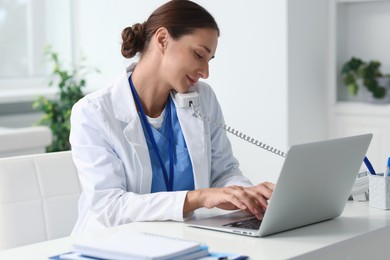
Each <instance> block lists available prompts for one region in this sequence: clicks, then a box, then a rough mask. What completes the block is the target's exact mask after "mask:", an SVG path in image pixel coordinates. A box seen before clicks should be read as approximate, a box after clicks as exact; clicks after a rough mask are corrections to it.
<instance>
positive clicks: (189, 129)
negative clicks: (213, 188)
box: [172, 94, 209, 189]
mask: <svg viewBox="0 0 390 260" xmlns="http://www.w3.org/2000/svg"><path fill="white" fill-rule="evenodd" d="M172 100H173V101H174V103H175V106H176V111H177V117H178V119H179V122H180V126H181V130H182V132H183V135H184V139H185V141H186V144H187V148H188V153H189V154H190V158H191V163H192V170H193V173H194V182H195V189H199V188H204V187H208V186H209V183H208V178H205V176H208V173H207V166H208V164H209V163H208V160H207V152H206V147H207V146H206V144H205V129H204V122H203V121H202V120H200V119H198V118H196V117H193V116H192V114H193V111H192V109H190V108H188V109H183V108H179V106H178V104H177V102H176V100H175V97H174V95H173V94H172Z"/></svg>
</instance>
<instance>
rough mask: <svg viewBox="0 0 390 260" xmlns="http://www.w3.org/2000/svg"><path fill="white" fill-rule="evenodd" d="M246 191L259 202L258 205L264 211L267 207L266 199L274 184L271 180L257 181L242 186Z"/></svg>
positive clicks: (269, 196)
mask: <svg viewBox="0 0 390 260" xmlns="http://www.w3.org/2000/svg"><path fill="white" fill-rule="evenodd" d="M244 189H245V190H246V192H247V193H248V194H250V195H251V196H252V197H253V198H256V201H257V202H258V203H259V206H260V207H261V208H263V211H265V210H266V209H267V207H268V200H269V199H270V198H271V196H272V192H273V190H274V189H275V184H273V183H271V182H263V183H259V184H257V185H255V186H251V187H244Z"/></svg>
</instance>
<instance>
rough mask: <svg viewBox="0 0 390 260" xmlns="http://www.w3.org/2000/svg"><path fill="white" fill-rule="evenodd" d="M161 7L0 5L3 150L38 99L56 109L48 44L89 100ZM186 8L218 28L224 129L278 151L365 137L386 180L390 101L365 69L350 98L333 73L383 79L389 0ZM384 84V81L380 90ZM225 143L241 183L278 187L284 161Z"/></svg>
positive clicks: (294, 0) (389, 58) (261, 0)
mask: <svg viewBox="0 0 390 260" xmlns="http://www.w3.org/2000/svg"><path fill="white" fill-rule="evenodd" d="M164 2H165V1H162V0H148V1H134V0H116V1H104V0H79V1H76V0H0V57H1V58H0V147H1V146H2V145H3V146H4V142H5V141H2V140H5V139H1V134H2V131H1V129H3V132H6V133H7V134H9V132H10V131H11V132H12V131H17V129H20V128H26V127H31V126H33V125H34V124H36V123H37V122H38V121H39V120H40V118H42V116H44V113H43V112H42V111H41V110H39V109H37V108H35V109H34V108H33V103H34V102H35V101H36V100H37V99H38V97H39V96H43V97H45V98H47V99H48V100H55V99H58V95H56V93H58V86H56V83H54V84H52V86H50V84H49V83H50V80H51V76H52V72H53V61H52V59H50V57H49V59H48V58H47V55H46V56H45V55H44V52H45V48H47V46H49V45H50V46H51V49H52V51H53V52H54V53H55V54H57V55H58V58H59V60H60V62H61V66H63V67H62V68H63V69H64V70H70V71H71V70H72V68H73V66H74V65H76V66H80V64H82V66H85V67H87V68H91V70H89V72H90V73H86V74H84V75H83V80H84V79H85V82H86V86H85V92H86V93H88V92H91V91H93V90H96V89H99V88H102V87H104V86H106V85H107V84H109V83H110V82H111V81H113V80H115V79H116V77H117V76H118V75H119V74H120V73H121V72H122V70H124V69H125V67H126V66H127V65H128V64H130V63H131V62H134V60H126V59H124V58H123V57H122V56H121V53H120V46H121V32H122V30H123V29H124V28H125V27H127V26H131V25H133V24H134V23H137V22H143V21H145V20H146V19H147V18H148V16H149V14H150V13H151V12H152V11H153V10H154V9H156V8H157V7H158V6H159V5H161V4H162V3H164ZM195 2H197V3H199V4H201V5H202V6H204V7H205V8H206V9H207V10H208V11H209V12H210V13H211V14H212V15H213V16H214V17H215V19H216V21H217V23H218V24H219V27H220V30H221V36H220V39H219V45H218V49H217V53H216V58H215V59H214V60H212V61H211V63H210V77H209V79H207V80H205V81H206V82H207V83H209V84H210V85H211V86H212V87H213V89H214V91H215V92H216V94H217V97H218V99H219V101H220V103H221V106H222V110H223V112H224V116H225V121H226V123H227V124H228V125H230V126H233V127H234V128H235V129H237V130H239V131H241V132H244V133H245V134H247V135H249V136H251V137H253V138H255V139H259V140H260V141H263V142H265V143H267V144H269V145H271V146H274V147H276V148H278V149H280V150H283V151H287V150H288V148H289V147H290V146H291V145H293V144H297V143H306V142H312V141H319V140H325V139H329V138H334V137H340V136H348V135H355V134H360V133H367V132H371V133H374V139H373V141H372V144H371V147H370V149H369V152H368V156H369V158H370V160H371V161H372V163H373V165H374V167H376V168H377V171H383V170H384V168H385V166H386V162H387V157H388V156H389V155H390V136H389V134H388V133H390V105H389V100H390V99H389V98H388V96H387V94H386V93H385V95H383V96H382V97H380V98H377V97H373V96H372V93H371V92H370V91H367V90H365V89H366V87H365V86H364V84H363V83H364V77H363V76H362V72H361V71H362V68H363V67H359V73H360V74H356V75H355V76H356V82H357V83H356V84H357V85H356V86H357V88H358V90H360V91H357V92H355V93H353V92H349V91H348V90H349V89H350V88H351V86H350V82H347V81H345V80H344V77H345V76H349V78H348V79H349V80H351V77H352V76H351V75H354V74H352V72H351V71H347V72H346V73H347V74H342V73H341V72H342V69H343V68H344V66H345V65H346V64H347V62H348V61H349V60H350V59H351V58H352V57H357V58H360V59H361V60H362V64H361V65H362V66H363V65H366V64H369V62H370V61H372V60H373V61H378V62H380V64H381V67H380V72H381V73H375V77H378V78H379V77H380V78H388V74H389V72H390V48H389V47H388V46H390V35H389V33H388V25H389V24H390V1H385V0H382V1H379V0H274V1H267V0H246V1H235V0H224V1H217V0H213V1H210V0H208V1H207V0H196V1H195ZM45 57H46V58H45ZM348 68H351V67H348ZM96 70H98V71H99V72H96ZM348 73H349V74H348ZM359 77H360V78H359ZM362 77H363V79H362ZM353 82H355V81H353ZM353 82H352V83H353ZM381 82H382V81H381ZM386 84H387V85H386ZM389 84H390V83H389V82H388V81H387V83H386V81H385V83H381V86H382V87H383V88H384V89H385V92H386V91H387V89H390V85H389ZM352 87H353V86H352ZM365 92H367V93H365ZM388 92H390V91H388ZM363 94H365V95H363ZM27 138H28V139H31V136H30V137H27ZM229 138H230V140H231V142H232V144H233V151H234V154H235V156H236V157H237V158H238V159H239V161H240V163H241V168H242V170H243V172H244V174H245V175H247V176H248V177H249V178H250V179H251V180H252V181H253V182H260V181H265V180H269V181H274V182H275V181H276V180H277V177H278V174H279V171H280V167H281V165H282V163H283V158H281V157H278V156H275V155H273V154H271V153H269V152H266V151H264V150H261V149H259V148H257V147H255V146H252V145H250V144H249V143H246V142H243V141H241V140H240V139H238V138H236V137H234V136H229ZM7 140H8V141H7V142H8V145H10V146H12V144H9V140H10V139H9V138H8V137H7ZM17 140H18V141H19V142H20V140H21V139H20V138H19V139H17ZM1 142H3V144H2V143H1ZM15 142H16V141H15ZM308 160H310V158H308Z"/></svg>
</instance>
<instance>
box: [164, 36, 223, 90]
mask: <svg viewBox="0 0 390 260" xmlns="http://www.w3.org/2000/svg"><path fill="white" fill-rule="evenodd" d="M217 45H218V32H217V31H216V30H214V29H197V30H195V31H194V32H193V33H192V34H189V35H184V36H182V37H180V38H179V39H177V40H174V39H172V37H169V36H168V39H167V42H166V48H165V50H164V52H163V60H162V74H163V75H164V77H165V78H166V81H167V83H168V84H169V86H170V87H171V88H173V89H174V90H176V91H177V92H181V93H184V92H188V90H189V88H190V87H191V86H193V85H194V84H195V83H196V82H197V81H198V80H199V79H201V78H202V79H206V78H208V76H209V62H210V60H211V59H213V58H214V55H215V51H216V49H217Z"/></svg>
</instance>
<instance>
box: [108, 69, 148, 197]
mask: <svg viewBox="0 0 390 260" xmlns="http://www.w3.org/2000/svg"><path fill="white" fill-rule="evenodd" d="M132 69H133V68H128V71H129V70H132ZM112 99H113V102H112V104H113V106H114V112H115V116H116V118H117V119H118V120H120V121H123V122H125V123H127V126H126V127H125V128H124V130H123V134H124V136H125V138H126V140H127V142H128V143H129V145H130V146H131V147H132V148H133V149H134V153H130V154H129V155H128V156H129V158H130V157H133V158H131V160H132V161H135V162H138V164H136V165H134V166H133V167H134V171H135V172H134V175H135V176H136V178H135V179H140V180H141V181H140V185H139V186H136V187H133V188H135V190H136V191H137V192H139V193H140V194H145V193H150V189H151V186H152V165H151V162H150V157H149V151H148V146H147V144H146V139H145V135H144V132H143V129H142V124H141V121H140V118H139V116H138V113H137V108H136V106H135V103H134V99H133V95H132V93H131V89H130V85H129V82H128V74H127V72H124V73H123V75H122V77H121V78H120V79H119V81H118V82H117V83H116V84H115V86H114V87H113V89H112ZM133 183H137V181H134V180H133Z"/></svg>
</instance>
